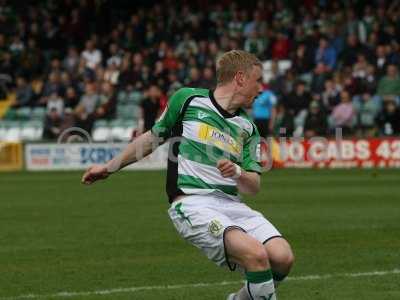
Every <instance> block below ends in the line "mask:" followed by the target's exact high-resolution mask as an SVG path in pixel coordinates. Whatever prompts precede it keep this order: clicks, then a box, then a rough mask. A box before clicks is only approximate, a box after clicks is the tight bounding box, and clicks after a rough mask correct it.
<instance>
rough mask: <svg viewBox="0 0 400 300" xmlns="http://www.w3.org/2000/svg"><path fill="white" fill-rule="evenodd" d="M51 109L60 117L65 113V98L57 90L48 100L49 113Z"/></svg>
mask: <svg viewBox="0 0 400 300" xmlns="http://www.w3.org/2000/svg"><path fill="white" fill-rule="evenodd" d="M51 111H55V112H56V113H57V114H58V115H60V117H61V116H62V115H63V113H64V100H63V99H62V98H61V97H60V96H59V95H58V94H57V92H53V93H51V94H50V96H49V97H48V100H47V113H48V114H50V112H51Z"/></svg>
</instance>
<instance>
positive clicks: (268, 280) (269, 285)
mask: <svg viewBox="0 0 400 300" xmlns="http://www.w3.org/2000/svg"><path fill="white" fill-rule="evenodd" d="M246 279H247V281H246V289H247V292H248V294H249V296H250V299H251V300H276V294H275V286H274V280H273V279H272V272H271V270H266V271H260V272H246Z"/></svg>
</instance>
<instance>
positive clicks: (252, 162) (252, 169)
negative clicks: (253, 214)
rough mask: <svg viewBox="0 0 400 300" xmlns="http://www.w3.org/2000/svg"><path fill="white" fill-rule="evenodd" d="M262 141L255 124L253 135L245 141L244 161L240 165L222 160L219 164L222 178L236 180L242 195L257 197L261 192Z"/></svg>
mask: <svg viewBox="0 0 400 300" xmlns="http://www.w3.org/2000/svg"><path fill="white" fill-rule="evenodd" d="M260 140H261V139H260V134H259V133H258V130H257V127H256V126H255V125H254V124H253V132H252V134H251V135H250V136H249V137H248V138H247V139H246V140H245V141H244V145H243V160H242V161H241V162H240V163H239V164H235V163H233V162H232V161H230V160H227V159H222V160H220V161H218V163H217V168H218V169H219V170H220V172H221V174H222V176H224V177H230V178H233V179H235V180H236V181H237V188H238V190H239V192H240V193H242V194H249V195H255V194H257V193H258V192H259V190H260V174H261V171H262V167H261V163H260V160H261V158H260V156H261V151H260V150H261V148H260Z"/></svg>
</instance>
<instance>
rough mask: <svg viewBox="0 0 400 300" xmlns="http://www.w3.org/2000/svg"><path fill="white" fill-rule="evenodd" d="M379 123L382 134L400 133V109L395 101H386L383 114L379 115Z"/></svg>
mask: <svg viewBox="0 0 400 300" xmlns="http://www.w3.org/2000/svg"><path fill="white" fill-rule="evenodd" d="M378 125H379V130H380V133H381V134H382V135H386V136H392V135H399V134H400V109H399V108H398V107H397V106H396V103H395V102H394V101H390V100H389V101H387V102H385V103H384V106H383V111H382V114H381V115H380V116H379V117H378Z"/></svg>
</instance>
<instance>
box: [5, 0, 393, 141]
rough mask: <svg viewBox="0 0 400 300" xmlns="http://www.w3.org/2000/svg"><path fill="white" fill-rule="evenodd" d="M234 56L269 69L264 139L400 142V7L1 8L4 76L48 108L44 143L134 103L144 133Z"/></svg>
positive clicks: (165, 4)
mask: <svg viewBox="0 0 400 300" xmlns="http://www.w3.org/2000/svg"><path fill="white" fill-rule="evenodd" d="M230 49H245V50H247V51H250V52H252V53H254V54H255V55H257V56H258V57H259V58H260V59H262V60H265V61H267V60H268V61H271V62H272V63H271V69H270V73H271V76H270V79H269V80H268V81H267V82H265V89H266V90H265V92H264V93H268V95H267V97H265V94H264V95H261V96H260V99H261V98H262V99H264V100H263V101H264V102H263V103H264V104H263V103H261V104H260V103H258V105H261V106H262V105H266V106H267V108H266V110H267V111H268V112H267V116H266V117H265V122H267V123H266V124H267V125H266V126H265V130H263V131H262V132H263V134H265V135H266V134H272V135H279V134H280V132H281V131H280V128H281V127H284V128H286V130H285V134H286V135H291V134H298V135H305V136H306V137H312V136H315V135H329V134H332V133H333V132H334V129H335V128H337V127H341V128H343V132H344V133H345V134H347V135H358V136H363V137H365V136H367V137H371V136H378V135H398V134H400V110H399V98H400V77H399V69H398V68H399V65H400V1H384V0H376V1H355V0H354V1H323V0H320V1H317V0H305V1H301V3H300V2H298V1H283V0H274V1H246V4H244V3H238V2H235V1H162V2H156V1H147V2H144V1H143V2H141V1H139V2H136V1H135V2H132V1H109V0H103V1H96V0H79V1H74V0H60V1H55V0H53V1H50V0H49V1H40V2H38V3H36V2H32V3H31V2H30V1H26V2H24V3H20V2H18V3H17V4H16V3H14V2H13V1H7V0H0V74H6V75H8V76H10V78H11V81H12V87H11V88H12V89H14V90H15V93H16V102H15V103H14V104H13V106H14V107H15V108H18V107H23V106H30V107H36V106H43V107H46V108H47V116H46V120H45V137H46V138H56V137H57V136H58V135H59V134H60V132H61V131H62V129H63V128H66V127H68V126H79V127H82V128H84V129H85V130H88V131H90V130H91V129H92V127H93V123H94V122H95V120H99V119H114V118H115V117H117V114H116V112H117V111H118V110H117V107H118V105H119V103H120V102H122V103H124V102H126V101H128V100H129V99H130V98H132V97H133V98H135V97H136V98H138V99H139V102H137V109H138V110H140V112H141V113H140V114H135V116H139V118H140V119H141V120H142V122H139V128H138V131H139V132H142V131H144V130H147V129H149V128H150V127H151V126H152V124H153V123H154V119H155V118H156V117H157V116H158V115H159V113H160V112H161V111H162V110H163V109H164V107H165V105H166V101H167V98H168V96H169V95H171V93H173V92H174V91H175V90H177V89H178V88H180V87H182V86H192V87H203V88H209V89H212V88H213V87H214V85H215V80H214V77H215V74H214V73H215V70H214V62H215V59H216V58H217V57H218V56H219V55H220V54H221V53H223V52H224V51H228V50H230ZM280 61H289V68H281V67H280V64H279V62H280ZM134 95H136V96H134ZM127 99H128V100H127ZM271 99H273V100H271ZM254 117H255V118H257V115H254ZM132 118H133V116H132ZM259 119H261V120H262V119H263V117H262V116H261V117H260V118H259ZM258 121H260V120H258ZM260 126H262V124H261V125H260Z"/></svg>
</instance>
